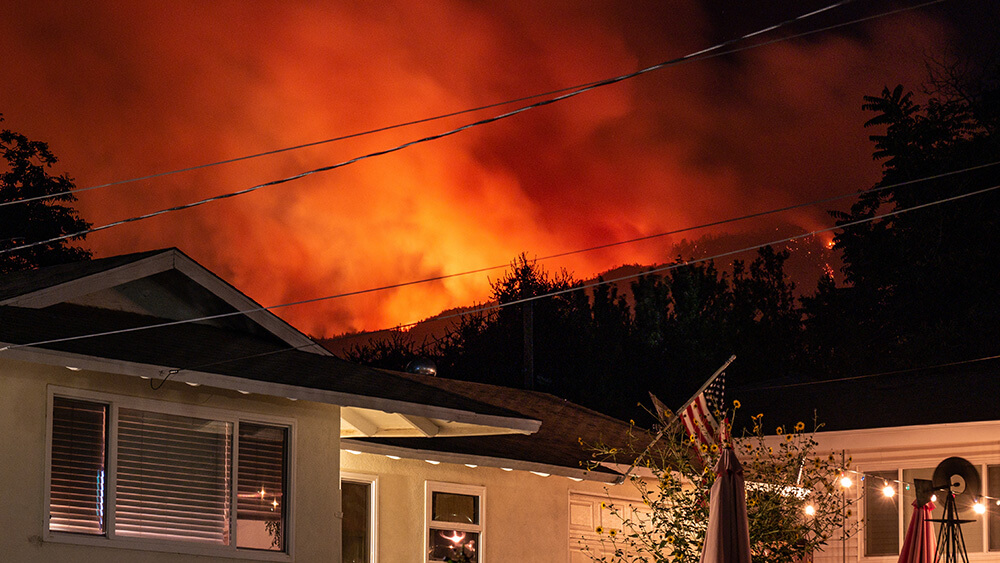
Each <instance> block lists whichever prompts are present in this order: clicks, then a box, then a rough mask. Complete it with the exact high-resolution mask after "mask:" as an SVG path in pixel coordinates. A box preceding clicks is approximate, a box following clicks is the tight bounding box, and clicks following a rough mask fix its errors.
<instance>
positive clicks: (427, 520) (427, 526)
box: [424, 481, 486, 563]
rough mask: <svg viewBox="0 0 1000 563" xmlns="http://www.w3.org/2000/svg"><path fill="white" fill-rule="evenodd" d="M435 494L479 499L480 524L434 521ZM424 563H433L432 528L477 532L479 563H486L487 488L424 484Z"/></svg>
mask: <svg viewBox="0 0 1000 563" xmlns="http://www.w3.org/2000/svg"><path fill="white" fill-rule="evenodd" d="M434 493H454V494H459V495H469V496H475V497H479V524H463V523H461V522H439V521H436V520H432V519H431V517H432V516H433V512H432V511H433V509H434V505H433V501H434ZM424 506H425V509H424V561H426V562H427V563H436V562H432V561H431V560H430V558H428V557H427V556H428V552H429V551H430V533H431V528H432V527H434V528H435V529H441V528H446V529H449V530H458V531H462V532H475V533H477V534H479V545H478V546H477V547H476V550H477V552H478V553H479V563H486V487H484V486H481V485H466V484H461V483H445V482H442V481H425V482H424Z"/></svg>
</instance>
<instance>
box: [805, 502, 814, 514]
mask: <svg viewBox="0 0 1000 563" xmlns="http://www.w3.org/2000/svg"><path fill="white" fill-rule="evenodd" d="M806 514H807V515H809V516H813V515H815V514H816V507H815V506H813V505H811V504H807V505H806Z"/></svg>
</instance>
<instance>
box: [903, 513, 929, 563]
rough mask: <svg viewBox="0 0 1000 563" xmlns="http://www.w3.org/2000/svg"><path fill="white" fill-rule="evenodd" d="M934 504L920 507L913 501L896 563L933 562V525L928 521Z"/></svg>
mask: <svg viewBox="0 0 1000 563" xmlns="http://www.w3.org/2000/svg"><path fill="white" fill-rule="evenodd" d="M932 510H934V503H933V502H928V503H927V504H925V505H923V506H920V505H919V501H916V500H915V501H913V516H911V517H910V526H909V527H908V528H907V529H906V538H905V539H904V540H903V546H902V549H900V550H899V562H898V563H931V562H932V561H934V524H933V523H931V521H930V520H929V518H930V516H931V511H932Z"/></svg>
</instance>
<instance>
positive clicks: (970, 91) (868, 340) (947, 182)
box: [804, 65, 1000, 371]
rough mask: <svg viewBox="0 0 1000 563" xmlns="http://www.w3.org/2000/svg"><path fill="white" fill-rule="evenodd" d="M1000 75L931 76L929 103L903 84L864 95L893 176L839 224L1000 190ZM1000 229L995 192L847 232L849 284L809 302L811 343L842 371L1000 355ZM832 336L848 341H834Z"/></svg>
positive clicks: (841, 238) (840, 244) (840, 238)
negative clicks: (999, 348)
mask: <svg viewBox="0 0 1000 563" xmlns="http://www.w3.org/2000/svg"><path fill="white" fill-rule="evenodd" d="M950 68H952V69H954V68H955V67H950ZM997 70H998V69H997V67H996V66H995V65H994V66H993V67H992V68H989V69H986V72H985V74H984V73H977V74H975V75H974V76H975V77H974V78H968V77H966V78H962V77H960V76H959V75H957V74H956V73H954V72H951V71H949V72H948V73H945V75H944V76H947V80H945V79H943V78H940V75H939V78H936V79H935V78H934V77H933V76H932V79H931V82H930V84H931V87H930V88H928V92H929V94H930V97H929V99H928V100H927V102H926V104H924V105H921V104H918V103H917V102H916V101H914V97H913V94H912V93H911V92H908V91H906V90H905V89H904V87H903V86H897V87H895V88H893V89H891V90H890V89H889V88H885V89H884V90H883V91H882V93H881V94H880V95H878V96H865V98H864V104H863V106H862V107H863V108H864V109H865V110H868V111H871V112H873V113H874V114H875V115H874V117H872V118H871V119H869V120H868V121H867V122H866V123H865V126H866V127H878V128H882V129H883V131H882V132H880V133H878V134H873V135H871V137H870V139H871V140H872V141H873V142H874V143H875V150H874V158H875V159H876V160H881V161H882V164H883V174H882V179H881V180H880V181H879V182H878V183H877V184H876V185H875V188H876V189H875V190H872V191H868V192H864V193H862V194H861V196H860V197H859V199H858V202H857V203H856V204H854V205H853V206H852V207H851V209H850V210H849V211H848V212H843V213H834V214H833V215H834V217H836V218H837V220H838V224H840V225H845V224H847V223H852V222H854V221H858V220H861V219H869V218H873V217H875V216H877V215H879V214H883V213H886V212H891V211H897V210H903V209H909V208H913V207H916V206H920V205H923V204H927V203H931V202H935V201H938V200H942V199H945V198H952V197H956V196H962V195H964V194H971V193H973V192H976V191H979V190H984V189H988V188H991V187H994V186H997V185H1000V166H990V164H991V163H995V162H997V161H998V160H1000V141H998V138H997V135H996V130H997V115H998V114H1000V84H998V80H997V79H998V78H1000V73H997ZM965 169H969V170H968V171H966V172H962V173H960V174H955V175H946V176H940V175H942V174H945V173H949V172H953V171H957V170H965ZM923 178H934V179H932V180H927V181H923V180H922V179H923ZM915 180H921V181H918V182H914V181H915ZM998 229H1000V194H998V193H997V192H988V193H983V194H979V195H975V196H972V197H968V198H965V199H961V200H957V201H952V202H949V203H944V204H941V205H935V206H933V207H927V208H925V209H921V210H918V211H912V212H908V213H903V214H900V215H896V216H891V217H885V218H882V219H879V220H876V221H872V222H868V223H864V224H861V225H856V226H851V227H846V228H844V229H843V230H841V231H838V233H837V235H836V237H835V239H834V240H835V248H837V249H839V250H840V251H841V252H842V253H843V260H844V268H843V271H844V274H845V278H846V285H845V287H842V288H835V287H832V286H831V285H830V284H829V283H827V284H825V285H822V284H821V287H820V289H819V292H818V293H817V295H815V296H814V297H813V298H811V299H807V300H805V302H804V303H805V312H806V313H807V316H808V320H807V326H808V327H809V342H808V343H807V346H808V347H809V349H810V350H812V351H815V352H819V353H820V355H821V356H822V357H823V358H824V360H825V361H827V362H830V363H828V364H827V365H826V369H828V370H835V371H855V370H858V369H866V370H876V369H881V368H889V369H891V368H897V367H908V366H911V365H926V364H929V363H935V362H941V361H951V360H954V359H956V358H959V359H960V358H963V357H973V356H976V355H985V354H991V353H995V343H994V337H993V334H994V333H995V326H996V318H997V315H998V314H1000V297H998V296H1000V266H998V264H1000V247H998V246H997V245H995V244H993V242H992V241H993V239H994V238H995V237H996V233H997V232H998ZM845 331H847V332H845ZM852 333H853V334H852ZM831 338H833V339H837V340H839V342H837V343H834V342H833V341H831V340H828V341H826V342H824V341H823V339H831ZM852 340H855V341H854V342H852Z"/></svg>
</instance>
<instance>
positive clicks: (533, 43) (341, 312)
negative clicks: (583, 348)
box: [0, 0, 952, 336]
mask: <svg viewBox="0 0 1000 563" xmlns="http://www.w3.org/2000/svg"><path fill="white" fill-rule="evenodd" d="M793 4H794V3H793ZM876 4H881V3H879V2H876ZM626 5H627V6H626ZM710 5H716V6H717V5H718V3H711V4H710V3H705V4H702V3H699V2H696V1H694V0H688V1H681V2H670V3H663V2H648V3H641V2H640V3H630V2H614V1H610V0H608V1H605V2H595V3H587V4H586V5H585V6H584V5H581V4H579V3H578V2H574V1H570V0H561V1H555V2H516V1H513V0H512V1H510V2H506V3H505V2H489V3H475V2H461V1H458V0H429V1H426V2H402V1H400V2H363V3H357V2H333V3H331V2H282V3H275V4H261V3H240V2H211V3H205V2H170V3H119V2H110V1H103V2H102V1H97V2H86V3H81V2H70V1H66V2H32V3H24V4H22V5H19V6H18V8H17V10H16V11H14V10H10V9H9V10H7V12H9V13H7V14H6V16H5V17H2V18H0V49H2V52H3V53H4V58H5V62H4V64H3V65H0V112H2V113H3V114H4V117H5V120H6V121H5V122H4V124H3V127H6V128H10V129H13V130H16V131H19V132H22V133H25V134H26V135H28V136H29V137H31V138H33V139H38V140H44V141H47V142H49V144H50V147H51V149H52V150H53V152H54V153H55V154H56V155H57V156H58V157H59V158H60V163H59V167H58V170H57V172H60V173H61V172H65V173H67V174H69V175H70V176H72V177H74V178H75V180H76V182H77V185H78V186H79V187H87V186H92V185H97V184H103V183H106V182H113V181H116V180H122V179H128V178H134V177H139V176H144V175H149V174H155V173H157V172H163V171H168V170H174V169H180V168H185V167H190V166H195V165H199V164H204V163H208V162H213V161H218V160H223V159H227V158H232V157H237V156H243V155H247V154H253V153H258V152H262V151H267V150H271V149H276V148H281V147H287V146H292V145H298V144H302V143H306V142H310V141H316V140H321V139H327V138H331V137H337V136H341V135H345V134H349V133H355V132H359V131H365V130H369V129H373V128H378V127H383V126H386V125H391V124H395V123H400V122H406V121H411V120H415V119H421V118H425V117H428V116H432V115H438V114H444V113H448V112H453V111H456V110H461V109H465V108H470V107H476V106H480V105H484V104H489V103H493V102H497V101H501V100H506V99H511V98H518V97H522V96H524V95H528V94H534V93H538V92H544V91H548V90H554V89H557V88H562V87H566V86H570V85H574V84H581V83H586V82H589V81H593V80H598V79H602V78H607V77H611V76H616V75H619V74H623V73H626V72H630V71H633V70H636V69H638V68H642V67H645V66H649V65H651V64H654V63H657V62H660V61H662V60H667V59H671V58H674V57H677V56H680V55H683V54H686V53H689V52H693V51H697V50H700V49H703V48H705V47H708V46H710V45H712V44H713V43H715V42H717V41H719V40H720V35H722V34H723V30H722V29H721V27H720V26H719V18H723V19H724V18H725V17H726V14H719V13H715V12H717V11H718V8H717V7H716V8H710V7H709V6H710ZM821 5H823V4H817V5H816V6H815V7H820V6H821ZM887 6H888V3H886V6H881V7H883V8H884V7H887ZM796 9H798V8H796ZM713 10H714V11H713ZM801 10H802V12H805V11H808V10H807V8H806V7H805V6H802V7H801ZM874 11H879V10H874ZM797 13H798V12H796V13H795V14H784V16H791V15H797ZM776 18H777V15H776ZM775 21H779V19H774V20H772V21H771V22H770V23H773V22H775ZM764 23H767V22H764ZM819 23H823V22H819ZM825 23H833V22H832V21H829V20H828V21H826V22H825ZM725 27H726V30H725V33H729V32H730V31H731V28H735V27H739V26H738V25H736V24H735V23H734V22H732V21H727V25H726V26H725ZM759 27H764V25H761V26H759ZM754 29H757V28H750V27H748V28H746V29H741V30H740V31H739V32H740V33H746V32H749V31H753V30H754ZM804 29H805V28H800V29H798V30H799V31H801V30H804ZM950 29H951V28H950V27H949V26H948V25H946V24H945V23H943V22H942V21H939V20H938V19H937V18H936V16H935V13H933V12H921V11H914V12H908V13H906V14H904V15H900V16H894V17H890V18H884V19H880V20H876V21H873V22H869V23H866V24H863V25H858V26H853V27H851V28H850V29H849V30H845V31H843V32H837V33H825V34H821V35H817V36H814V37H811V38H810V39H808V40H799V41H790V42H783V43H779V44H776V45H772V46H768V47H764V48H761V49H755V50H751V51H746V52H744V53H742V54H740V55H736V56H733V57H728V58H719V59H711V60H707V61H700V62H694V63H690V64H686V65H683V66H680V67H675V68H670V69H666V70H661V71H658V72H655V73H652V74H650V75H647V76H643V77H640V78H637V79H633V80H629V81H626V82H624V83H621V84H617V85H614V86H610V87H605V88H602V89H600V90H598V91H595V92H592V93H588V94H585V95H582V96H579V97H576V98H574V99H572V100H569V101H566V102H562V103H559V104H554V105H551V106H547V107H544V108H540V109H536V110H532V111H530V112H527V113H526V114H523V115H520V116H517V117H514V118H511V119H508V120H505V121H502V122H499V123H496V124H492V125H488V126H483V127H477V128H474V129H472V130H470V131H467V132H463V133H461V134H458V135H456V136H453V137H449V138H447V139H443V140H440V141H434V142H431V143H426V144H422V145H419V146H417V147H413V148H410V149H406V150H404V151H401V152H398V153H394V154H391V155H387V156H383V157H378V158H373V159H369V160H365V161H362V162H359V163H358V164H356V165H352V166H348V167H345V168H342V169H339V170H336V171H332V172H328V173H324V174H318V175H314V176H311V177H308V178H306V179H303V180H299V181H295V182H292V183H288V184H284V185H280V186H274V187H270V188H266V189H263V190H259V191H257V192H254V193H253V194H250V195H246V196H241V197H238V198H231V199H227V200H224V201H222V202H217V203H212V204H209V205H205V206H202V207H200V208H197V209H194V210H189V211H182V212H178V213H171V214H168V215H165V216H162V217H159V218H156V219H152V220H147V221H142V222H138V223H134V224H131V225H128V226H124V227H119V228H115V229H110V230H108V231H104V232H101V233H96V234H94V235H92V236H91V237H90V238H89V239H88V241H87V244H88V245H89V246H90V247H91V248H92V249H93V250H94V251H95V255H96V256H98V257H101V256H109V255H113V254H118V253H126V252H135V251H140V250H148V249H151V248H160V247H168V246H176V247H178V248H180V249H181V250H182V251H184V252H185V253H187V254H189V255H191V256H192V257H193V258H194V259H195V260H198V261H199V262H201V263H203V264H204V265H206V266H207V267H208V268H210V269H212V270H213V271H215V272H217V273H218V274H219V275H221V276H222V277H223V278H224V279H225V280H227V281H228V282H230V283H232V284H233V285H235V286H236V287H237V288H239V289H241V290H243V291H245V292H246V293H247V294H248V295H250V296H251V297H252V298H254V299H255V300H257V301H258V302H259V303H261V304H263V305H275V304H279V303H286V302H292V301H297V300H303V299H309V298H314V297H319V296H324V295H331V294H338V293H342V292H350V291H356V290H359V289H365V288H371V287H376V286H382V285H389V284H395V283H400V282H405V281H409V280H415V279H422V278H427V277H432V276H437V275H441V274H447V273H454V272H461V271H465V270H470V269H476V268H481V267H484V266H491V265H498V264H505V263H508V262H510V260H511V259H513V258H514V257H515V256H516V255H517V254H518V253H520V252H522V251H524V252H527V253H528V255H529V256H533V255H538V256H544V255H547V254H551V253H556V252H562V251H566V250H572V249H577V248H582V247H588V246H592V245H598V244H605V243H609V242H614V241H617V240H622V239H628V238H633V237H637V236H642V235H648V234H652V233H658V232H664V231H669V230H673V229H677V228H681V227H686V226H690V225H695V224H699V223H703V222H708V221H715V220H718V219H722V218H726V217H731V216H737V215H741V214H744V213H746V212H748V211H758V210H766V209H770V208H774V207H779V206H785V205H789V204H792V203H797V202H800V201H805V200H809V199H816V198H819V197H824V196H829V195H833V194H839V193H846V192H850V191H854V190H857V189H861V188H865V187H869V186H870V185H871V184H872V182H873V181H874V180H875V179H877V177H878V170H879V168H878V164H877V163H873V162H872V160H871V146H870V143H869V142H868V141H867V139H866V135H867V134H868V133H867V132H866V131H865V130H864V129H863V128H862V123H863V122H864V120H865V119H866V117H865V115H864V114H863V113H862V112H861V110H860V105H861V96H862V95H864V94H875V93H878V91H880V90H881V88H882V86H883V85H890V86H891V85H895V84H896V83H900V82H902V83H904V84H908V85H912V86H913V87H916V85H917V84H918V83H919V82H920V81H921V80H922V78H923V72H924V71H923V54H924V53H925V52H927V51H931V50H933V49H934V48H936V47H937V46H941V45H944V44H946V43H947V42H948V41H949V39H950V38H951V37H952V32H951V31H950ZM729 37H731V35H728V36H725V37H721V38H722V39H728V38H729ZM508 109H511V108H510V107H504V108H494V109H492V110H487V111H485V112H479V113H476V114H471V115H464V116H457V117H453V118H449V119H445V120H441V121H436V122H432V123H427V124H422V125H419V126H413V127H408V128H404V129H397V130H393V131H389V132H384V133H380V134H375V135H369V136H364V137H360V138H356V139H352V140H349V141H343V142H337V143H330V144H324V145H320V146H317V147H313V148H309V149H303V150H298V151H294V152H287V153H283V154H279V155H275V156H271V157H267V158H259V159H254V160H250V161H245V162H240V163H235V164H229V165H224V166H218V167H213V168H208V169H202V170H198V171H194V172H188V173H183V174H175V175H171V176H166V177H163V178H158V179H155V180H148V181H142V182H137V183H132V184H127V185H122V186H115V187H108V188H103V189H100V190H94V191H92V192H86V193H83V194H81V195H80V201H79V203H78V207H79V209H80V211H81V213H82V215H83V216H84V218H86V219H87V220H89V221H91V222H93V223H94V224H95V225H102V224H105V223H108V222H111V221H115V220H118V219H122V218H125V217H129V216H133V215H138V214H141V213H146V212H150V211H154V210H157V209H161V208H165V207H169V206H173V205H178V204H182V203H186V202H190V201H194V200H197V199H201V198H204V197H208V196H211V195H216V194H221V193H225V192H230V191H235V190H238V189H242V188H246V187H250V186H252V185H255V184H258V183H261V182H266V181H270V180H274V179H277V178H281V177H285V176H290V175H293V174H296V173H299V172H302V171H305V170H309V169H312V168H317V167H321V166H326V165H330V164H334V163H338V162H342V161H345V160H348V159H350V158H353V157H356V156H359V155H362V154H366V153H369V152H373V151H378V150H383V149H386V148H390V147H393V146H396V145H398V144H401V143H404V142H407V141H411V140H414V139H417V138H420V137H423V136H426V135H430V134H434V133H439V132H442V131H445V130H448V129H452V128H454V127H457V126H459V125H462V124H465V123H469V122H472V121H476V120H478V119H482V118H484V117H487V116H489V115H495V114H498V113H502V112H503V111H506V110H508ZM776 222H778V223H780V225H781V226H782V228H785V229H793V228H796V229H798V230H800V231H801V230H803V229H805V230H812V229H815V228H818V227H822V226H826V225H828V224H829V219H828V218H827V217H826V215H825V213H824V212H823V208H822V207H821V208H816V209H809V210H802V211H797V212H794V213H789V214H785V215H783V216H782V217H780V218H778V219H775V218H771V219H769V220H768V221H765V222H757V223H755V224H746V225H732V226H727V227H725V229H721V228H720V229H717V230H716V231H709V232H697V233H691V234H689V236H687V237H685V238H687V239H688V240H694V239H697V238H698V237H701V236H703V235H715V236H718V235H723V234H724V235H739V236H744V237H750V236H751V235H754V238H752V239H751V238H746V239H745V240H748V241H752V242H763V241H765V240H768V239H766V238H761V237H760V236H757V235H756V234H759V233H762V232H763V233H765V234H766V233H773V232H774V226H775V224H776ZM793 230H794V229H793ZM755 233H756V234H755ZM678 242H680V240H679V239H678V238H674V239H657V240H655V241H652V242H647V243H643V244H634V245H628V246H622V247H615V248H611V249H606V250H602V251H599V252H591V253H586V254H581V255H575V256H570V257H566V258H561V259H559V260H558V261H554V262H553V263H551V264H546V266H547V267H549V268H550V269H559V268H562V267H565V268H566V269H567V270H569V271H571V272H573V273H574V274H575V276H576V277H577V278H587V277H590V276H592V275H595V274H597V273H599V272H602V271H605V270H607V269H610V268H613V267H615V266H618V265H620V264H623V263H642V264H654V263H662V262H665V261H669V260H671V259H672V258H673V255H672V254H671V253H672V248H673V245H674V244H675V243H678ZM823 242H825V241H823ZM821 244H822V243H821ZM499 275H500V272H499V271H496V272H493V273H492V274H491V275H490V278H489V279H496V277H497V276H499ZM488 291H489V285H488V279H487V276H486V275H478V276H468V277H462V278H454V279H448V280H444V281H440V282H435V283H428V284H423V285H419V286H413V287H408V288H401V289H398V290H393V291H386V292H380V293H377V294H371V295H367V296H361V297H356V298H350V299H337V300H332V301H326V302H323V303H318V304H312V305H308V306H301V307H294V308H287V309H281V310H278V311H276V312H277V313H278V314H280V315H281V316H283V317H284V318H286V319H287V320H288V321H290V322H291V323H292V324H294V325H296V326H297V327H299V328H301V329H302V330H304V331H307V332H309V333H311V334H314V335H317V336H322V335H331V334H334V333H338V332H341V331H344V330H358V329H377V328H384V327H388V326H394V325H398V324H401V323H407V322H411V321H415V320H420V319H422V318H424V317H427V316H429V315H433V314H435V313H437V312H439V311H441V310H443V309H447V308H450V307H455V306H460V305H468V304H471V303H472V302H473V301H482V300H484V299H485V298H486V297H487V295H488Z"/></svg>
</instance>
